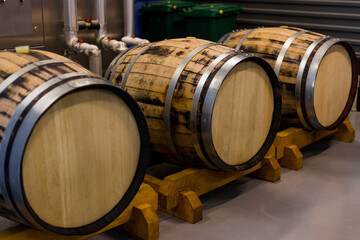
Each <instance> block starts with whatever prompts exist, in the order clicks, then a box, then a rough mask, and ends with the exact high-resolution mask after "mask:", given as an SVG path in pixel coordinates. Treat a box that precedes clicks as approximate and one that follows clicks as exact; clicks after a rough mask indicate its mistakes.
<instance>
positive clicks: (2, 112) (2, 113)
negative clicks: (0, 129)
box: [0, 111, 11, 118]
mask: <svg viewBox="0 0 360 240" xmlns="http://www.w3.org/2000/svg"><path fill="white" fill-rule="evenodd" d="M0 115H2V116H4V117H6V118H11V115H10V114H8V113H7V112H4V111H1V112H0Z"/></svg>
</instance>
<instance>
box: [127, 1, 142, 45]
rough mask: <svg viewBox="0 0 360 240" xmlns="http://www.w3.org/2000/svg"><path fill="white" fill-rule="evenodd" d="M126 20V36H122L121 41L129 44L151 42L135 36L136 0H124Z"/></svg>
mask: <svg viewBox="0 0 360 240" xmlns="http://www.w3.org/2000/svg"><path fill="white" fill-rule="evenodd" d="M124 22H125V25H124V28H125V37H122V38H121V41H123V42H125V43H126V44H129V45H141V44H145V43H149V41H148V40H146V39H142V38H138V37H136V36H135V33H134V32H135V31H134V28H135V18H134V0H124Z"/></svg>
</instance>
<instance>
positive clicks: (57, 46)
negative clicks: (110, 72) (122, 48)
mask: <svg viewBox="0 0 360 240" xmlns="http://www.w3.org/2000/svg"><path fill="white" fill-rule="evenodd" d="M17 1H18V0H7V1H6V3H5V4H7V3H8V2H17ZM26 1H28V2H29V3H31V12H32V23H33V24H32V25H33V28H35V27H37V31H35V30H34V31H33V33H32V34H29V35H24V36H20V37H19V36H18V37H0V49H10V48H14V47H16V46H19V45H29V46H31V47H35V48H40V49H43V50H47V51H51V52H55V53H58V54H60V55H64V52H65V51H67V49H68V48H67V46H66V43H65V38H64V33H63V30H64V18H63V1H62V0H51V1H49V0H47V1H45V0H44V1H42V0H31V1H30V0H25V2H26ZM77 2H78V16H77V19H78V20H84V19H85V18H95V16H96V14H95V3H96V2H95V1H94V0H78V1H77ZM16 16H18V14H17V13H13V17H16ZM42 20H44V22H43V21H42ZM0 21H1V23H8V22H9V20H7V19H2V16H1V15H0ZM107 21H108V25H107V26H108V36H110V37H114V38H116V39H120V38H121V37H123V36H124V25H123V23H124V20H123V1H119V0H108V7H107ZM78 36H79V38H80V39H82V40H85V41H87V42H89V43H92V44H96V41H95V31H94V30H81V31H79V33H78ZM102 54H103V69H104V70H106V67H107V66H108V65H109V64H110V62H111V60H112V59H113V58H115V56H116V55H117V54H116V53H114V52H110V51H105V50H103V51H102ZM68 57H69V58H71V59H72V60H74V61H76V62H79V63H80V64H82V65H83V66H85V67H89V58H88V57H87V56H86V55H85V54H77V53H73V52H68Z"/></svg>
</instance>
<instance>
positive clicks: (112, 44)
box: [96, 0, 127, 52]
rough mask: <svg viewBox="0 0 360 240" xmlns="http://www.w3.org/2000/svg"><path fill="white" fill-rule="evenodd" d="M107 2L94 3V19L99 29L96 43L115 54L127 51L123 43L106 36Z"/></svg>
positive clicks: (100, 0) (99, 0)
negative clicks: (96, 20)
mask: <svg viewBox="0 0 360 240" xmlns="http://www.w3.org/2000/svg"><path fill="white" fill-rule="evenodd" d="M106 9H107V0H97V1H96V15H97V16H96V17H97V19H98V22H99V25H100V28H99V29H98V30H97V31H96V41H97V42H98V43H99V44H100V45H101V46H102V47H103V48H104V49H110V50H113V51H115V52H122V51H125V50H126V49H127V47H126V44H125V43H124V42H121V41H118V40H115V39H113V38H111V37H109V36H107V21H106Z"/></svg>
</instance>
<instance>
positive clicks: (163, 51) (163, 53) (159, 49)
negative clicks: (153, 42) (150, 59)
mask: <svg viewBox="0 0 360 240" xmlns="http://www.w3.org/2000/svg"><path fill="white" fill-rule="evenodd" d="M174 51H175V50H174V49H171V48H169V47H164V46H154V47H150V48H149V49H148V50H146V51H145V52H144V53H143V55H147V54H149V55H154V56H159V57H167V56H169V55H170V54H172V53H173V52H174Z"/></svg>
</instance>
